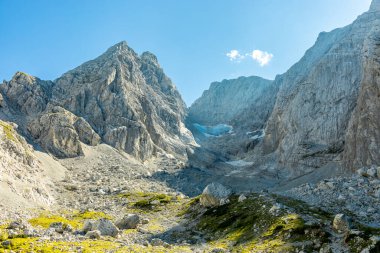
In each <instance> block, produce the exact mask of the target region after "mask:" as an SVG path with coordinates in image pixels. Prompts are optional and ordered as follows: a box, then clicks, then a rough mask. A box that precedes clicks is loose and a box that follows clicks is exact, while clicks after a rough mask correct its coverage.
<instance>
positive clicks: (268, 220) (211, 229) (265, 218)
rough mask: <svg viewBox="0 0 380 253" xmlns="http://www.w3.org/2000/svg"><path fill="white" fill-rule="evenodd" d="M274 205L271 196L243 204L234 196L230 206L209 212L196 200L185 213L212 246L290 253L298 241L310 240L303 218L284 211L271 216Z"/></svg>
mask: <svg viewBox="0 0 380 253" xmlns="http://www.w3.org/2000/svg"><path fill="white" fill-rule="evenodd" d="M273 204H274V201H273V200H271V199H269V198H268V197H263V196H259V195H256V194H252V195H250V196H249V197H248V198H247V199H246V200H244V201H242V202H239V201H238V196H234V197H232V198H231V199H230V203H229V204H226V205H223V206H220V207H216V208H211V209H207V210H206V209H204V208H202V207H201V206H200V204H199V203H198V201H197V199H194V200H193V201H192V202H191V204H190V207H189V208H188V209H187V210H186V211H185V212H183V213H184V215H185V217H188V218H189V219H195V220H196V221H197V225H196V226H195V229H197V230H200V231H201V232H202V233H203V234H205V236H206V239H207V240H208V243H209V244H210V245H211V246H212V247H214V248H222V249H229V250H231V251H232V252H261V251H264V252H289V251H290V252H291V251H292V250H294V249H295V248H296V247H297V245H299V244H298V243H297V242H305V241H308V240H311V235H310V236H308V235H306V233H305V230H306V229H307V228H308V226H306V225H305V222H304V220H303V218H302V216H301V215H299V214H297V213H292V212H289V210H285V209H280V210H279V212H278V213H276V214H271V212H270V211H269V210H270V208H271V207H272V206H273ZM309 237H310V238H309Z"/></svg>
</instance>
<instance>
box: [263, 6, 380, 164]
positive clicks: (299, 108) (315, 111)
mask: <svg viewBox="0 0 380 253" xmlns="http://www.w3.org/2000/svg"><path fill="white" fill-rule="evenodd" d="M377 4H378V1H374V2H373V4H372V7H371V8H374V9H375V8H377V7H376V6H378V5H377ZM371 10H372V9H371ZM379 21H380V13H379V12H373V11H370V12H367V13H365V14H363V15H361V16H360V17H359V18H358V19H357V20H356V21H355V22H354V23H353V24H351V25H349V26H347V27H344V28H342V29H336V30H334V31H332V32H330V33H321V34H320V36H319V38H318V40H317V42H316V44H315V45H314V46H313V47H312V48H311V49H309V50H308V51H307V52H306V54H305V56H304V57H303V58H302V59H301V60H300V62H298V63H297V64H295V65H294V66H293V67H292V68H291V69H290V70H289V71H288V72H286V73H285V74H284V75H281V76H279V77H278V78H276V80H275V82H277V83H279V86H280V91H279V93H278V98H277V101H276V105H275V107H274V110H273V113H272V115H271V117H270V119H269V121H268V125H267V127H266V131H265V132H266V137H265V140H264V151H265V153H271V152H274V151H277V153H278V154H279V162H280V163H281V164H283V165H285V166H287V167H291V168H297V167H301V168H311V169H313V168H318V167H321V166H323V165H324V164H326V163H328V162H329V161H331V160H333V159H338V160H340V159H341V157H342V156H340V155H341V153H342V151H343V150H345V154H346V155H345V156H343V159H344V162H345V163H346V164H349V163H350V161H353V160H355V165H356V166H361V165H365V164H372V163H378V162H379V160H378V157H377V156H375V155H370V153H371V152H373V150H375V149H376V147H375V146H376V145H375V146H374V145H373V143H374V142H376V138H378V129H379V124H378V119H377V116H372V114H374V109H376V108H377V104H378V103H377V102H376V101H375V97H376V96H377V90H378V87H377V82H378V80H377V70H376V66H377V65H376V64H375V65H374V64H373V63H374V61H375V59H376V58H373V57H368V55H369V54H370V55H374V56H375V57H376V54H374V53H375V52H376V50H375V49H376V48H377V47H378V46H377V44H378V42H377V41H376V39H373V38H376V37H377V36H378V35H379V33H378V29H379V27H380V23H379ZM371 38H372V39H371ZM369 50H370V51H371V53H368V52H369ZM366 52H367V53H366ZM365 55H367V56H365ZM363 76H364V78H363ZM368 89H373V91H374V92H375V95H372V94H371V95H370V94H369V93H371V92H369V90H368ZM371 99H372V101H371ZM360 108H362V109H360ZM363 110H364V111H365V112H366V113H367V116H369V118H370V119H371V120H370V121H368V120H364V119H363V114H362V112H360V111H363ZM359 114H361V115H360V116H359ZM371 122H372V123H371ZM355 132H359V133H360V134H361V135H359V136H358V135H357V134H355ZM354 136H355V137H354ZM368 138H369V139H368ZM377 143H378V140H377ZM364 146H366V148H364ZM359 147H361V148H359ZM363 148H364V149H363ZM370 150H372V151H370ZM350 167H352V166H350ZM303 172H305V171H303Z"/></svg>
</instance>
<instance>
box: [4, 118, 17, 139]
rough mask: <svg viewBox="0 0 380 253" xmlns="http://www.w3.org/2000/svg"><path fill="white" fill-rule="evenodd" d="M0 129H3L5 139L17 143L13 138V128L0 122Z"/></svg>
mask: <svg viewBox="0 0 380 253" xmlns="http://www.w3.org/2000/svg"><path fill="white" fill-rule="evenodd" d="M0 127H2V128H3V131H4V134H5V138H6V139H7V140H10V141H17V138H16V137H15V130H14V129H13V127H12V126H11V125H9V124H7V123H5V122H4V121H0Z"/></svg>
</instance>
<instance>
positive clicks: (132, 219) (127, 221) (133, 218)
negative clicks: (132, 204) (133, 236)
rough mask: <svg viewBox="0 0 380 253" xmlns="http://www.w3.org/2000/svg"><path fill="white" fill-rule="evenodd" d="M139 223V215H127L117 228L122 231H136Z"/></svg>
mask: <svg viewBox="0 0 380 253" xmlns="http://www.w3.org/2000/svg"><path fill="white" fill-rule="evenodd" d="M139 222H140V217H139V216H138V215H137V214H127V215H125V216H124V217H123V218H122V219H120V220H118V221H117V222H116V226H117V227H118V228H120V229H134V228H137V225H138V224H139Z"/></svg>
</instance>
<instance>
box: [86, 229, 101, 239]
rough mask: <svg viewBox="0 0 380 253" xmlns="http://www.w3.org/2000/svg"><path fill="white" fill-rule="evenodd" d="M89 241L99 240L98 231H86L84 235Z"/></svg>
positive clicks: (99, 234)
mask: <svg viewBox="0 0 380 253" xmlns="http://www.w3.org/2000/svg"><path fill="white" fill-rule="evenodd" d="M85 236H86V237H87V238H89V239H100V236H101V233H100V231H99V230H93V231H88V232H87V233H86V235H85Z"/></svg>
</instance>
